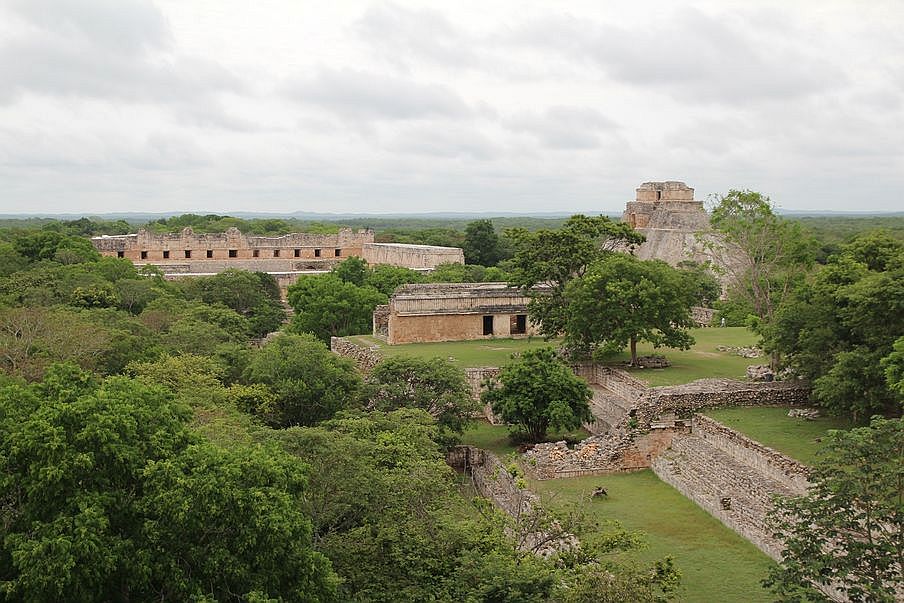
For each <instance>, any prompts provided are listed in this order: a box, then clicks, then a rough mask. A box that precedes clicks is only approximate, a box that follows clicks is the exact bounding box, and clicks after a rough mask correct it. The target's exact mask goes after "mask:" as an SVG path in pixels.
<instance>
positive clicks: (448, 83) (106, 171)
mask: <svg viewBox="0 0 904 603" xmlns="http://www.w3.org/2000/svg"><path fill="white" fill-rule="evenodd" d="M902 30H904V5H902V4H901V3H900V2H899V1H897V0H891V1H882V0H874V1H871V2H869V3H863V2H854V1H853V0H851V1H850V2H841V1H831V0H828V1H822V2H819V3H809V2H787V0H783V1H778V0H775V1H768V2H758V3H749V2H746V3H740V2H737V3H735V2H725V1H717V0H711V1H699V2H689V3H676V2H671V1H668V0H663V1H661V2H636V1H635V2H605V3H603V2H595V1H590V0H588V1H578V0H574V1H563V2H556V3H550V2H540V1H534V2H531V1H525V0H500V1H498V2H492V3H487V2H477V1H472V0H462V1H461V2H454V3H449V2H439V1H429V2H428V1H403V0H397V1H391V2H380V1H375V2H340V3H322V2H297V1H294V0H258V1H256V2H253V3H249V2H238V1H237V0H158V1H156V2H155V1H152V0H8V1H7V2H6V3H3V4H0V182H2V189H0V213H20V212H71V213H101V212H108V211H189V210H194V211H218V212H228V211H239V210H245V211H272V212H291V211H297V210H302V211H335V212H368V213H379V212H427V211H474V212H477V211H479V212H494V211H499V212H503V211H504V212H525V213H528V212H550V211H585V212H594V211H595V212H600V211H618V210H620V209H621V207H622V206H623V203H624V201H626V200H628V199H629V198H630V197H632V196H633V189H634V188H635V187H636V186H637V185H638V184H640V183H641V182H643V181H646V180H667V179H680V180H685V181H686V182H687V183H688V184H689V185H691V186H694V187H695V188H696V189H697V196H698V198H705V197H706V196H707V195H708V194H711V193H718V192H724V191H727V190H728V189H729V188H752V189H755V190H760V191H762V192H764V193H767V194H769V195H771V197H772V198H773V200H774V201H775V202H776V203H777V204H778V205H779V206H781V207H784V208H792V209H810V210H817V209H823V210H860V211H865V210H873V211H889V210H901V209H902V208H904V203H902V201H901V200H900V199H901V195H900V194H899V193H898V192H897V191H901V190H904V137H902V136H901V135H900V133H901V132H902V131H904V36H901V35H900V32H901V31H902Z"/></svg>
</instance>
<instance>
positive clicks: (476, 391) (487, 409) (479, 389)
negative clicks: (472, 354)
mask: <svg viewBox="0 0 904 603" xmlns="http://www.w3.org/2000/svg"><path fill="white" fill-rule="evenodd" d="M499 372H500V369H499V368H498V367H495V366H478V367H473V368H466V369H465V379H467V381H468V389H469V390H470V391H471V398H473V399H474V400H477V401H478V402H479V401H480V395H481V394H482V393H483V391H484V390H485V389H486V386H485V382H486V381H487V380H490V381H494V382H498V379H499ZM483 416H484V417H486V419H487V421H489V422H490V423H492V424H493V425H498V424H499V423H501V422H502V420H501V419H500V418H499V417H497V416H496V415H495V413H493V408H492V407H491V406H490V405H489V404H485V405H484V408H483Z"/></svg>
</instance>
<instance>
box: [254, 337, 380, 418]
mask: <svg viewBox="0 0 904 603" xmlns="http://www.w3.org/2000/svg"><path fill="white" fill-rule="evenodd" d="M245 379H246V381H248V382H249V383H263V384H264V385H267V386H268V387H269V388H270V389H271V390H272V391H273V393H274V395H275V400H274V401H273V405H272V407H269V408H261V409H259V410H258V412H259V414H261V415H262V416H264V417H265V418H266V419H267V420H268V421H269V422H270V423H271V424H273V425H275V426H278V427H291V426H292V425H314V424H316V423H319V422H320V421H324V420H326V419H329V418H330V417H332V416H333V415H334V414H336V412H337V411H339V410H341V409H344V408H350V407H353V406H357V405H358V404H359V401H360V400H359V398H360V395H361V393H362V388H363V382H362V380H361V377H360V375H359V374H358V371H357V369H355V365H354V364H353V363H352V362H351V361H350V360H348V359H347V358H342V357H340V356H337V355H336V354H333V353H332V352H330V350H329V349H328V348H327V347H326V346H325V345H323V342H321V341H319V340H317V339H316V338H315V337H314V336H313V335H280V336H278V337H276V338H275V339H273V340H272V341H270V342H268V343H267V344H266V345H264V346H263V347H262V348H260V349H259V350H257V351H256V352H255V353H254V354H253V355H252V357H251V360H250V362H249V363H248V368H247V370H246V371H245Z"/></svg>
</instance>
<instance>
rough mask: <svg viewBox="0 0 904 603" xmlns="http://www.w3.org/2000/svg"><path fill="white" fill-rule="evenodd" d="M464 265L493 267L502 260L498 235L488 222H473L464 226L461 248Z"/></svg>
mask: <svg viewBox="0 0 904 603" xmlns="http://www.w3.org/2000/svg"><path fill="white" fill-rule="evenodd" d="M462 250H463V251H464V254H465V263H466V264H476V265H478V266H495V265H496V264H498V263H499V260H501V259H502V248H501V245H500V241H499V235H498V234H496V229H495V228H493V223H492V222H490V221H489V220H474V221H473V222H468V225H467V226H465V242H464V244H463V246H462Z"/></svg>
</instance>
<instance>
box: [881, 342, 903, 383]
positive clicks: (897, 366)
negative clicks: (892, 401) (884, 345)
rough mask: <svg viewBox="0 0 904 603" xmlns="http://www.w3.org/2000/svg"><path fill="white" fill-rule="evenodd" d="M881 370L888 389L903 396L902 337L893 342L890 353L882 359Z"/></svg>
mask: <svg viewBox="0 0 904 603" xmlns="http://www.w3.org/2000/svg"><path fill="white" fill-rule="evenodd" d="M882 369H883V370H884V371H885V380H886V381H887V382H888V388H889V389H890V390H891V391H893V392H897V394H898V395H900V396H904V335H902V336H901V337H898V338H897V339H896V340H895V343H894V344H893V345H892V352H891V353H890V354H889V355H888V356H886V357H885V358H883V359H882Z"/></svg>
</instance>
